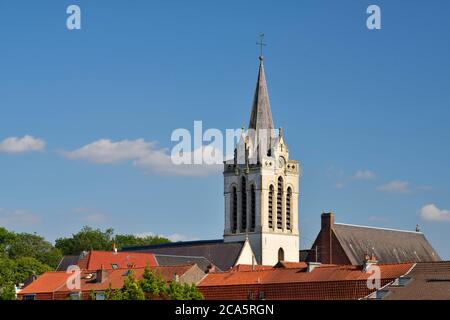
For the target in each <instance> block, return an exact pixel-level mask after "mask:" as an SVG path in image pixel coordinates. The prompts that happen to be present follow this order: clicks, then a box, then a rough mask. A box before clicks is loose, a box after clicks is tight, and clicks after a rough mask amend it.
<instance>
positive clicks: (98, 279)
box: [95, 266, 108, 283]
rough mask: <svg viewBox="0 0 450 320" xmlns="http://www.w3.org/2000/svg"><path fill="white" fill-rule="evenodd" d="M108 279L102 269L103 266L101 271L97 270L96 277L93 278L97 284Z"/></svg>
mask: <svg viewBox="0 0 450 320" xmlns="http://www.w3.org/2000/svg"><path fill="white" fill-rule="evenodd" d="M106 279H108V272H107V271H106V270H105V269H103V266H102V268H101V269H99V270H97V272H96V276H95V282H97V283H103V282H105V281H106Z"/></svg>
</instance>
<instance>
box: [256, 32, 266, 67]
mask: <svg viewBox="0 0 450 320" xmlns="http://www.w3.org/2000/svg"><path fill="white" fill-rule="evenodd" d="M256 44H257V45H258V46H260V50H261V54H260V56H259V60H261V61H262V60H263V59H264V56H263V49H264V47H265V46H267V44H266V43H264V33H262V32H261V33H260V34H259V42H257V43H256Z"/></svg>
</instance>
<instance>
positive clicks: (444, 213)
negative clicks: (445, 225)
mask: <svg viewBox="0 0 450 320" xmlns="http://www.w3.org/2000/svg"><path fill="white" fill-rule="evenodd" d="M419 213H420V217H421V218H422V219H424V220H429V221H450V210H442V209H439V208H438V207H436V206H435V205H434V204H427V205H425V206H423V207H422V208H421V209H420V211H419Z"/></svg>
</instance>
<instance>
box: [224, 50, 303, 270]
mask: <svg viewBox="0 0 450 320" xmlns="http://www.w3.org/2000/svg"><path fill="white" fill-rule="evenodd" d="M259 59H260V64H259V72H258V79H257V83H256V89H255V96H254V99H253V106H252V110H251V114H250V123H249V126H248V131H247V132H246V133H243V134H242V136H241V139H240V141H239V143H238V146H237V147H236V149H235V155H234V159H232V160H228V161H225V163H224V173H223V175H224V196H225V229H224V241H225V242H235V241H245V240H246V239H248V241H249V243H250V245H251V247H252V250H253V252H254V254H255V257H256V260H257V263H259V264H263V265H275V264H276V263H277V262H278V261H290V262H298V261H299V249H300V245H299V230H298V194H299V176H300V166H299V163H298V161H296V160H291V159H289V149H288V146H287V144H286V142H285V139H284V136H283V132H282V130H281V128H280V129H279V130H278V135H275V132H274V125H273V120H272V111H271V109H270V101H269V93H268V90H267V84H266V77H265V73H264V63H263V57H262V56H261V57H260V58H259Z"/></svg>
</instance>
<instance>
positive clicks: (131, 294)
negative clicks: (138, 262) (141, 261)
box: [120, 270, 145, 300]
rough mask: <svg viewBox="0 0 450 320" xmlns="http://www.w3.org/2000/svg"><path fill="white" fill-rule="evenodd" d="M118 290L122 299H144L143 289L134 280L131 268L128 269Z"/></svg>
mask: <svg viewBox="0 0 450 320" xmlns="http://www.w3.org/2000/svg"><path fill="white" fill-rule="evenodd" d="M120 291H121V293H122V300H145V294H144V291H143V290H142V288H141V286H140V285H139V282H138V281H137V280H136V277H135V276H134V271H133V270H129V271H128V275H127V277H126V278H125V280H124V284H123V288H122V289H121V290H120Z"/></svg>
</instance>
